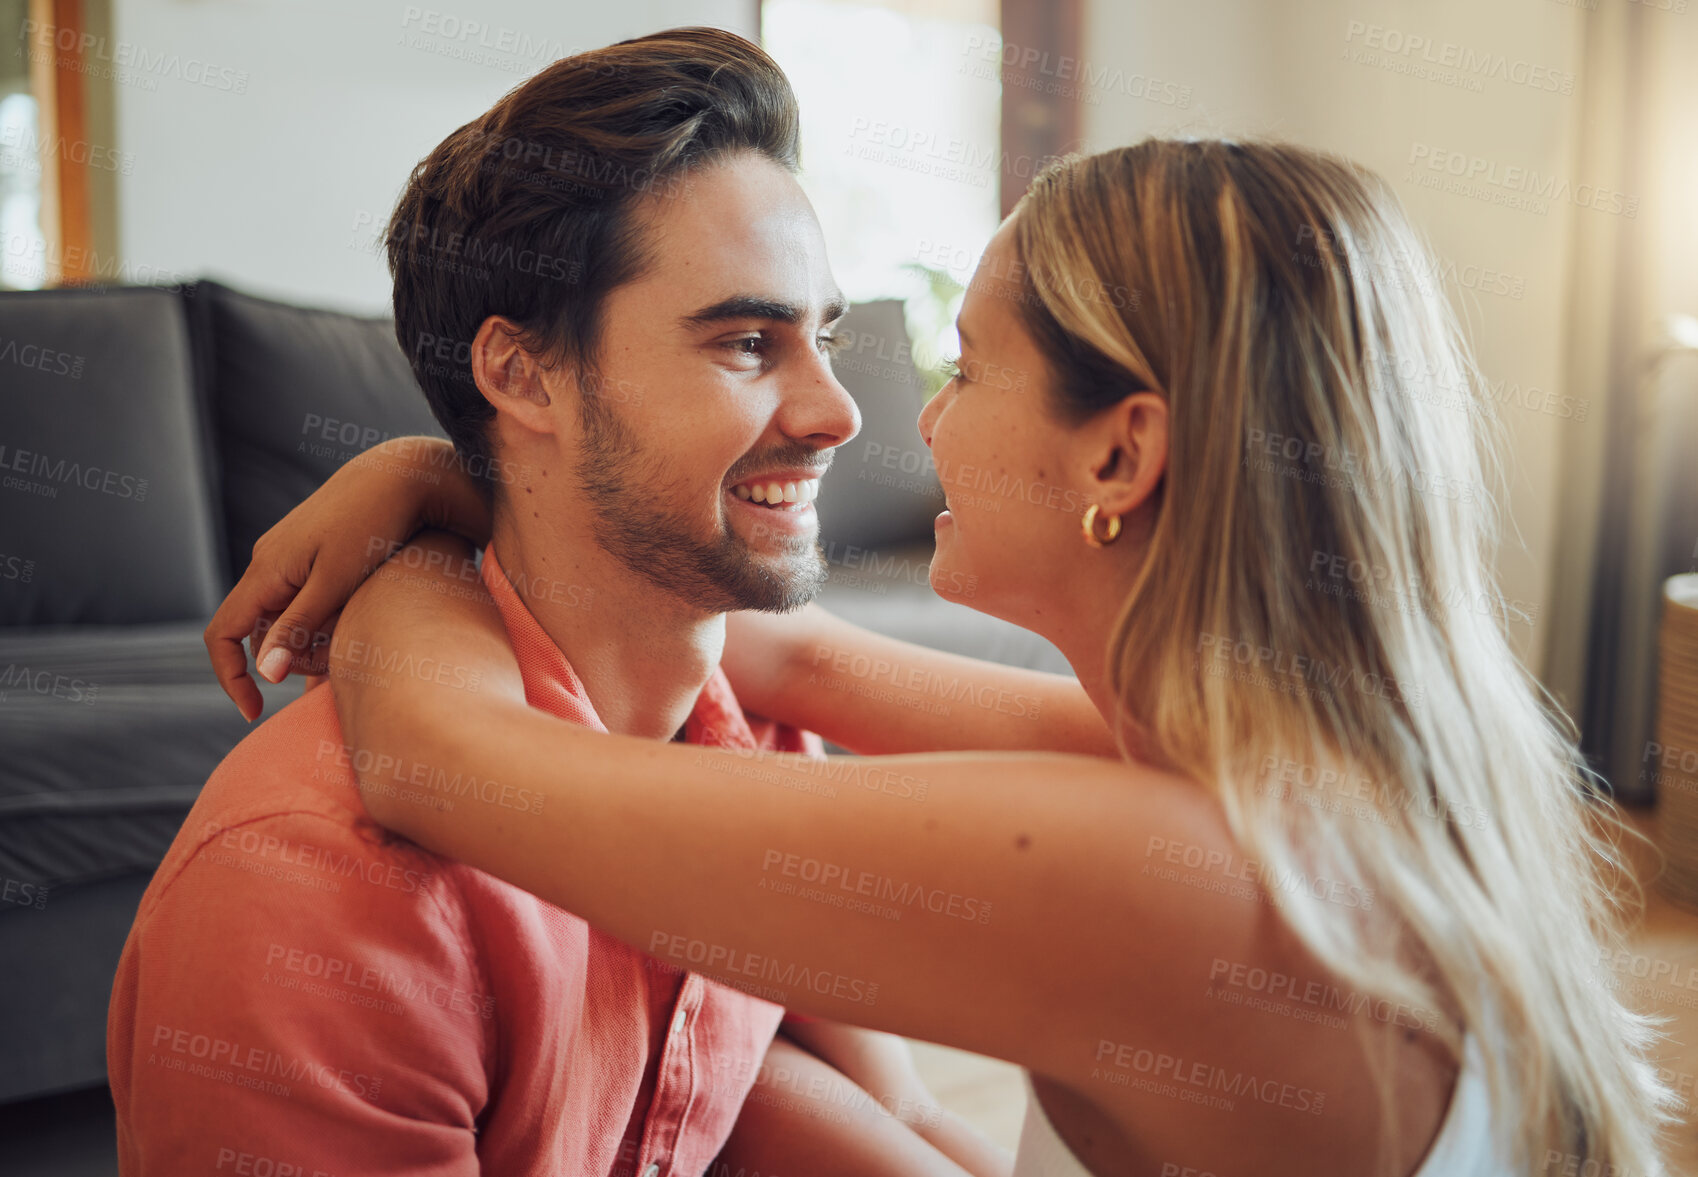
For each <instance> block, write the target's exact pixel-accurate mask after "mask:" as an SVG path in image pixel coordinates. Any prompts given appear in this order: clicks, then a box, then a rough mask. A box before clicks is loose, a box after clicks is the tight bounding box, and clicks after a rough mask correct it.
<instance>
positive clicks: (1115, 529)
mask: <svg viewBox="0 0 1698 1177" xmlns="http://www.w3.org/2000/svg"><path fill="white" fill-rule="evenodd" d="M1097 512H1098V507H1097V504H1095V503H1092V504H1091V505H1090V506H1089V507H1086V508H1085V542H1086V543H1088V544H1090V545H1091V546H1092V547H1093V548H1106V547H1108V545H1109V544H1111V543H1113V542H1114V541H1115V540H1117V539H1119V538H1120V516H1119V515H1110V516H1108V522H1107V523H1106V524H1105V525H1104V526H1103V533H1102V534H1101V535H1098V534H1097Z"/></svg>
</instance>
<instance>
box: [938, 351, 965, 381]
mask: <svg viewBox="0 0 1698 1177" xmlns="http://www.w3.org/2000/svg"><path fill="white" fill-rule="evenodd" d="M943 374H944V375H945V376H947V377H949V378H950V379H951V380H959V381H961V382H962V383H963V384H965V383H966V382H967V373H965V372H963V371H962V370H961V357H960V356H945V357H944V360H943Z"/></svg>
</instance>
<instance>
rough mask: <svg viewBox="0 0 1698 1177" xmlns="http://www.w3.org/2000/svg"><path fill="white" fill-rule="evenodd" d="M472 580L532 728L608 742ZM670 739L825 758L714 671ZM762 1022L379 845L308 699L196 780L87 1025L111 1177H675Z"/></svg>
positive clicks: (553, 918)
mask: <svg viewBox="0 0 1698 1177" xmlns="http://www.w3.org/2000/svg"><path fill="white" fill-rule="evenodd" d="M482 579H483V583H484V584H485V586H486V587H487V588H488V589H489V591H490V592H491V593H493V594H494V597H495V600H496V603H497V604H498V605H499V607H500V609H501V617H502V621H503V622H504V623H505V625H506V628H507V634H508V637H509V639H510V640H511V642H512V644H513V649H514V652H515V653H516V654H517V655H518V660H519V665H520V668H521V669H522V671H523V674H524V682H525V693H526V696H527V698H528V699H529V701H530V704H531V706H533V707H537V708H540V709H541V710H543V711H547V712H550V713H551V714H554V715H558V716H560V717H562V718H564V719H568V720H571V721H572V722H574V723H579V724H583V725H585V726H587V727H592V728H595V729H598V730H606V729H605V728H603V726H602V724H601V722H600V720H599V719H597V718H596V713H595V710H594V708H593V707H591V705H590V702H589V699H588V698H587V697H586V696H585V694H584V689H583V684H582V683H581V682H579V680H578V677H577V675H576V674H574V673H573V671H572V668H571V666H570V665H568V664H567V661H566V658H565V656H564V655H563V654H562V653H561V651H560V649H559V648H558V647H557V646H556V645H555V644H554V643H553V641H552V640H550V638H549V637H548V635H547V634H546V633H545V632H544V631H543V629H542V627H541V626H540V625H539V624H538V623H537V621H536V619H535V618H534V617H533V616H532V615H531V613H530V611H529V610H528V609H527V608H526V606H525V604H524V603H523V601H522V600H521V599H520V596H519V594H518V593H517V592H515V590H514V588H513V586H512V585H511V584H510V583H509V582H508V580H507V577H506V576H505V575H503V574H502V572H501V569H500V565H499V564H498V563H497V561H496V559H495V553H494V550H493V549H490V550H488V551H486V552H485V554H484V561H483V570H482ZM414 672H417V673H427V671H426V669H425V668H424V667H423V666H422V664H421V665H419V666H417V667H407V666H383V667H378V666H375V665H374V667H373V669H372V673H374V674H377V675H382V674H388V673H414ZM428 673H431V674H433V676H439V672H438V671H428ZM443 681H448V680H446V679H444V680H443ZM456 685H461V686H463V687H464V688H465V689H467V690H473V689H475V687H476V683H475V682H472V681H467V682H464V683H456ZM685 734H686V738H687V739H689V740H690V741H691V742H694V743H703V744H714V745H718V746H726V747H743V748H763V749H770V750H777V751H791V752H797V751H800V752H808V753H811V754H814V755H819V754H821V752H822V750H823V749H822V746H821V744H820V742H819V738H818V737H817V736H814V735H813V734H812V733H804V732H800V731H797V730H796V729H794V728H787V727H783V726H781V725H777V724H774V723H772V722H771V721H767V720H761V719H757V718H755V717H750V716H745V715H744V713H743V711H742V710H741V709H740V708H739V707H738V706H737V701H736V699H735V697H734V696H733V695H732V693H731V688H730V686H729V684H728V683H727V682H726V680H725V677H724V675H723V674H722V673H721V672H719V671H717V670H716V671H715V672H714V675H713V677H712V678H711V679H709V680H708V683H707V685H706V687H705V688H704V689H703V691H702V693H701V696H700V698H699V699H698V700H697V701H696V706H695V709H694V711H693V713H692V714H691V716H690V718H689V721H688V724H687V725H686V733H685ZM366 767H367V766H365V765H364V764H362V765H361V768H362V770H364V769H366ZM561 767H562V770H563V771H565V770H567V769H568V767H569V766H567V765H562V766H561ZM590 767H591V766H589V765H575V766H570V768H571V770H573V771H589V770H590ZM375 772H376V774H377V775H378V776H379V777H380V778H381V779H384V780H388V781H390V782H392V783H393V785H394V787H396V788H399V789H408V790H411V791H412V792H414V793H416V794H418V795H419V796H421V797H422V798H425V799H426V800H425V801H424V802H423V803H430V804H438V805H442V806H444V807H448V806H452V807H454V808H461V807H467V806H473V805H504V806H507V807H510V808H513V809H515V810H517V811H523V810H525V809H527V808H529V807H538V808H540V803H541V799H540V798H539V797H534V796H532V795H530V794H529V793H528V792H527V791H523V790H517V789H514V788H512V787H510V786H509V787H504V786H503V785H502V784H501V783H499V782H497V781H493V780H486V779H479V778H477V777H475V776H472V775H468V774H461V775H459V776H449V775H447V774H445V773H442V772H440V771H437V770H436V769H435V768H434V766H431V765H393V766H387V765H386V766H380V767H378V768H377V769H375ZM781 1014H782V1011H781V1009H780V1008H779V1007H778V1006H776V1005H773V1004H771V1003H769V1002H766V1001H762V1000H760V999H758V998H755V997H752V996H749V995H746V994H743V993H740V992H738V991H736V990H734V989H731V988H728V987H726V986H724V985H720V984H718V983H717V982H714V981H710V980H707V979H706V978H703V977H700V976H697V975H696V974H694V973H689V972H683V971H680V970H678V969H675V968H673V967H672V966H669V965H666V964H663V963H661V962H659V961H657V960H654V959H651V958H649V957H647V956H645V955H644V954H643V953H641V952H638V951H635V950H634V949H631V948H628V947H626V946H625V945H624V944H621V943H619V942H618V941H616V940H613V939H610V938H608V937H606V936H604V935H602V934H601V933H599V932H597V931H595V930H594V929H593V928H591V927H590V926H589V925H588V924H586V923H585V922H584V921H583V920H581V919H579V918H578V917H577V916H574V915H571V914H570V913H568V912H565V911H562V910H561V909H560V908H558V907H555V906H553V905H551V904H549V903H545V902H544V901H542V900H540V899H538V898H536V897H535V896H533V895H530V894H529V893H527V892H525V891H521V890H519V889H518V888H516V887H512V886H509V885H508V884H506V883H504V882H501V881H500V880H498V879H496V878H494V877H492V876H490V875H487V874H485V873H483V872H482V871H478V870H474V869H472V868H471V867H469V866H465V865H463V864H461V863H457V862H453V861H450V860H448V859H444V858H440V857H438V856H436V855H434V854H431V853H429V852H427V851H425V850H423V849H421V848H420V847H418V846H416V845H414V844H413V843H411V842H408V841H406V840H405V839H401V838H398V837H395V836H393V835H390V834H388V833H387V832H386V831H384V830H383V829H381V828H380V827H379V826H377V825H376V823H374V822H373V821H372V820H371V818H370V817H369V816H368V815H367V813H366V811H365V808H364V806H363V805H362V804H361V801H360V796H359V791H358V788H357V786H356V783H355V780H354V775H353V765H352V763H351V755H350V752H349V750H348V749H347V748H346V747H345V745H344V743H343V739H342V731H341V726H340V724H339V722H338V720H337V717H336V709H335V706H334V703H333V701H332V698H331V693H330V691H329V690H328V689H327V688H326V687H324V686H318V687H314V688H313V689H311V690H309V691H307V692H306V694H304V695H303V696H302V697H301V698H300V699H298V700H296V701H295V702H293V703H291V704H290V705H289V706H287V707H285V708H284V709H283V710H282V711H280V712H279V713H278V714H277V715H276V716H275V717H273V718H272V719H270V720H269V721H267V722H265V723H263V724H261V725H260V726H258V727H257V728H256V729H255V730H254V731H252V732H251V733H250V734H249V735H248V736H247V738H246V739H244V740H243V741H242V742H241V743H240V744H238V745H237V746H236V747H235V748H234V749H233V750H232V751H231V753H230V755H229V756H228V757H226V758H225V760H224V762H223V763H222V764H220V765H219V767H218V769H217V770H216V771H215V772H214V773H213V774H212V777H211V779H210V780H208V781H207V784H206V787H205V789H204V790H203V791H202V793H201V795H200V798H199V800H198V801H197V802H196V803H195V806H194V808H193V810H192V811H191V812H190V814H189V817H188V820H187V821H186V822H185V823H184V825H183V828H182V829H181V830H180V831H179V832H178V834H177V838H176V841H175V842H174V843H173V844H172V846H171V849H170V851H169V852H168V853H167V855H166V857H165V860H164V862H163V863H161V864H160V867H159V869H158V871H157V872H156V873H155V874H154V877H153V881H152V883H151V884H150V885H149V887H148V889H147V893H146V894H145V895H144V896H143V898H142V901H141V907H140V909H139V911H138V912H137V915H136V920H135V924H134V926H133V927H132V928H131V930H130V935H129V939H128V940H127V941H126V943H125V945H124V951H123V955H122V957H121V958H120V960H119V964H118V974H117V979H116V981H115V983H114V986H113V990H112V1005H111V1011H110V1017H109V1019H108V1024H107V1065H108V1070H109V1073H110V1081H111V1087H112V1098H113V1102H114V1103H115V1104H116V1106H117V1118H118V1146H119V1168H120V1171H121V1172H122V1173H123V1174H125V1175H126V1177H154V1175H159V1177H184V1175H188V1174H201V1173H206V1174H259V1173H269V1174H273V1175H277V1177H281V1175H284V1174H290V1175H298V1177H314V1175H315V1174H318V1175H323V1177H329V1175H334V1177H372V1175H378V1174H396V1175H399V1174H407V1175H409V1177H432V1175H435V1177H448V1175H454V1177H472V1175H475V1174H487V1175H496V1177H507V1175H518V1174H536V1175H539V1177H540V1175H542V1174H547V1175H549V1177H578V1175H585V1177H589V1175H595V1177H602V1175H607V1177H674V1175H685V1174H688V1175H692V1177H693V1175H696V1174H700V1173H702V1172H703V1171H704V1170H706V1168H707V1167H708V1165H709V1163H710V1162H711V1161H712V1160H713V1158H714V1156H715V1155H716V1154H717V1153H718V1151H719V1149H720V1147H721V1146H722V1145H723V1144H724V1142H725V1139H726V1137H727V1136H728V1135H729V1133H730V1131H731V1126H732V1124H733V1122H734V1121H735V1120H736V1118H737V1115H738V1112H739V1110H740V1108H741V1106H742V1103H743V1099H744V1097H745V1096H746V1095H747V1094H748V1091H749V1088H750V1086H751V1085H752V1083H753V1080H754V1078H755V1075H756V1072H757V1070H758V1069H759V1067H760V1064H761V1060H762V1058H763V1057H764V1055H765V1052H766V1048H767V1045H768V1043H769V1042H770V1040H771V1038H772V1035H773V1031H774V1030H775V1029H776V1027H777V1026H778V1022H779V1018H780V1016H781Z"/></svg>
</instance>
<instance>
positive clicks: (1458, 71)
mask: <svg viewBox="0 0 1698 1177" xmlns="http://www.w3.org/2000/svg"><path fill="white" fill-rule="evenodd" d="M1344 42H1345V44H1346V45H1360V46H1362V47H1365V48H1367V49H1371V50H1373V51H1374V54H1376V55H1383V56H1373V57H1368V58H1364V60H1363V62H1362V64H1366V65H1389V64H1391V63H1392V62H1394V61H1395V62H1398V63H1401V64H1406V65H1410V66H1413V65H1414V64H1416V63H1419V64H1420V65H1424V66H1429V67H1433V69H1432V76H1433V78H1434V80H1437V81H1446V80H1448V79H1447V78H1446V76H1445V71H1450V72H1451V73H1453V74H1454V75H1455V77H1456V78H1458V79H1462V80H1467V81H1469V82H1470V83H1476V82H1477V81H1478V80H1479V79H1496V80H1498V81H1503V82H1509V83H1511V84H1513V85H1516V86H1527V87H1529V88H1530V89H1534V90H1548V91H1550V92H1551V93H1553V94H1572V93H1574V75H1573V74H1572V73H1570V72H1569V71H1567V70H1560V69H1552V68H1551V67H1549V66H1545V65H1535V64H1534V63H1532V62H1530V61H1524V60H1522V59H1520V58H1512V57H1507V56H1505V55H1504V54H1502V53H1491V52H1487V51H1481V50H1476V49H1474V48H1471V47H1470V46H1467V45H1458V44H1457V43H1456V42H1454V41H1435V40H1433V38H1431V37H1426V36H1422V35H1421V34H1420V33H1409V32H1405V31H1403V30H1402V29H1393V28H1386V27H1385V26H1384V25H1373V24H1367V23H1365V22H1363V21H1359V20H1353V21H1351V22H1350V23H1349V24H1348V25H1347V26H1346V27H1345V32H1344ZM1408 72H1417V71H1414V70H1410V71H1408ZM1469 88H1470V89H1479V87H1478V85H1477V84H1473V85H1470V87H1469Z"/></svg>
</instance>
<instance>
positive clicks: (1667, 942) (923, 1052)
mask: <svg viewBox="0 0 1698 1177" xmlns="http://www.w3.org/2000/svg"><path fill="white" fill-rule="evenodd" d="M1628 817H1629V821H1630V823H1631V824H1632V825H1633V826H1634V827H1635V828H1637V829H1638V830H1639V831H1640V832H1642V833H1644V834H1645V835H1646V836H1647V837H1649V838H1651V839H1652V840H1653V841H1655V838H1656V819H1655V815H1654V813H1653V812H1652V811H1650V810H1635V811H1630V812H1629V814H1628ZM1631 857H1632V860H1633V863H1634V869H1635V871H1636V873H1637V874H1638V877H1639V879H1640V882H1641V884H1642V885H1643V886H1644V887H1645V889H1646V896H1645V898H1646V906H1645V915H1644V918H1643V920H1642V921H1641V922H1640V924H1639V926H1638V927H1637V928H1635V929H1634V930H1633V932H1632V934H1631V935H1630V937H1629V941H1630V946H1631V949H1632V951H1633V953H1634V954H1636V955H1642V956H1645V957H1649V958H1650V960H1651V961H1653V962H1667V963H1668V965H1669V966H1670V967H1672V968H1673V969H1674V970H1675V971H1676V972H1677V973H1679V974H1682V975H1684V974H1685V971H1686V970H1687V969H1688V968H1698V912H1695V911H1692V910H1689V909H1687V908H1683V907H1680V906H1677V905H1676V904H1675V903H1673V902H1671V901H1670V900H1669V899H1668V898H1667V897H1666V896H1664V895H1663V894H1662V892H1661V891H1659V890H1658V889H1657V888H1656V886H1655V885H1654V880H1655V877H1656V875H1657V873H1658V871H1659V869H1660V866H1661V857H1660V855H1659V853H1658V852H1657V851H1656V849H1655V848H1654V847H1646V846H1643V845H1641V844H1638V843H1635V844H1634V845H1633V847H1632V848H1631ZM1645 989H1646V992H1645V993H1643V994H1642V995H1641V996H1640V997H1639V998H1637V999H1635V1000H1633V1001H1632V1004H1634V1005H1635V1006H1636V1007H1638V1008H1641V1009H1643V1010H1645V1011H1647V1012H1650V1013H1655V1014H1659V1015H1661V1016H1664V1017H1666V1018H1667V1019H1668V1024H1667V1026H1666V1027H1665V1032H1666V1033H1667V1035H1668V1037H1667V1040H1666V1041H1665V1043H1664V1046H1663V1049H1662V1050H1661V1051H1660V1052H1659V1053H1658V1056H1657V1059H1656V1061H1657V1065H1658V1066H1659V1067H1661V1068H1663V1069H1664V1070H1666V1071H1667V1072H1669V1076H1668V1077H1669V1080H1670V1082H1671V1083H1675V1084H1677V1085H1679V1086H1681V1088H1682V1090H1683V1091H1684V1093H1685V1094H1686V1097H1687V1099H1688V1102H1689V1104H1692V1103H1694V1102H1698V1097H1695V1096H1694V1094H1693V1091H1694V1086H1695V1084H1698V1079H1694V1076H1698V1008H1688V1007H1685V1006H1682V1005H1678V1004H1676V1003H1675V1000H1674V998H1675V996H1676V995H1677V994H1678V995H1681V996H1686V997H1687V998H1688V999H1689V1000H1691V999H1693V998H1698V992H1694V993H1687V992H1685V991H1683V990H1675V989H1672V988H1671V987H1669V986H1666V985H1649V986H1646V987H1645ZM914 1056H915V1060H916V1062H917V1063H918V1064H919V1068H920V1074H921V1075H922V1076H924V1078H925V1080H926V1082H927V1083H928V1084H929V1085H930V1086H931V1089H932V1091H933V1093H934V1094H936V1095H937V1097H938V1102H939V1103H941V1104H942V1105H943V1106H944V1107H946V1108H949V1109H950V1110H951V1111H954V1112H956V1113H957V1114H959V1115H961V1116H963V1117H965V1118H966V1119H967V1120H969V1121H971V1122H972V1123H974V1124H976V1125H977V1126H978V1127H979V1128H980V1129H982V1130H983V1131H984V1132H985V1133H986V1135H988V1136H989V1137H990V1138H991V1139H992V1140H994V1141H996V1142H997V1143H998V1144H1000V1145H1002V1146H1003V1147H1004V1148H1007V1149H1009V1150H1010V1151H1012V1150H1013V1149H1014V1146H1015V1142H1016V1141H1017V1140H1019V1138H1020V1124H1021V1121H1022V1119H1023V1117H1024V1116H1025V1107H1026V1096H1025V1088H1024V1086H1023V1085H1022V1083H1021V1080H1020V1071H1019V1069H1018V1068H1016V1067H1013V1066H1011V1065H1010V1064H1008V1063H1003V1062H997V1061H995V1060H993V1059H987V1058H981V1057H980V1056H978V1055H974V1054H967V1053H966V1052H964V1051H959V1050H950V1049H948V1048H946V1047H942V1046H933V1045H931V1044H929V1043H925V1042H916V1043H914ZM1695 1112H1698V1108H1691V1107H1689V1111H1688V1116H1687V1119H1686V1120H1685V1122H1683V1123H1682V1124H1681V1125H1680V1127H1679V1129H1678V1130H1677V1131H1676V1133H1675V1135H1674V1136H1673V1138H1672V1139H1671V1141H1670V1148H1669V1158H1668V1159H1669V1172H1670V1173H1671V1174H1676V1175H1679V1177H1698V1115H1695V1114H1694V1113H1695Z"/></svg>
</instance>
